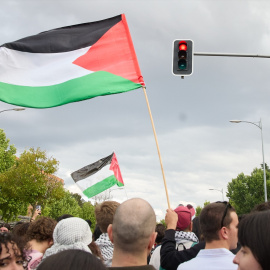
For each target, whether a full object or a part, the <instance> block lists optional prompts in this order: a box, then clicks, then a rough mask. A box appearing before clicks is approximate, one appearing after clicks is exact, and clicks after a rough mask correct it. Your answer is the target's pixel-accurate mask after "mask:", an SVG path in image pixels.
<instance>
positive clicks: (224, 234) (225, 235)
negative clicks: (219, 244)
mask: <svg viewBox="0 0 270 270" xmlns="http://www.w3.org/2000/svg"><path fill="white" fill-rule="evenodd" d="M219 235H220V237H221V239H223V240H228V237H229V232H228V228H227V227H222V228H221V229H220V231H219Z"/></svg>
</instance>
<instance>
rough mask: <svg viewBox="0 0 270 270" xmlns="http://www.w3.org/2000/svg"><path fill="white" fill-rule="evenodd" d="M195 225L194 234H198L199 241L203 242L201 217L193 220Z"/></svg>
mask: <svg viewBox="0 0 270 270" xmlns="http://www.w3.org/2000/svg"><path fill="white" fill-rule="evenodd" d="M192 223H193V227H192V232H194V233H195V234H196V236H197V237H198V239H199V242H200V241H202V240H203V239H202V232H201V225H200V218H199V217H195V218H194V219H193V220H192Z"/></svg>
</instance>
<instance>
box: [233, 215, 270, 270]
mask: <svg viewBox="0 0 270 270" xmlns="http://www.w3.org/2000/svg"><path fill="white" fill-rule="evenodd" d="M269 224H270V210H265V211H262V212H255V213H251V214H249V215H246V216H245V217H243V219H242V220H241V221H240V223H239V225H238V240H239V242H240V244H241V249H240V250H239V251H238V253H237V254H236V256H235V258H234V260H233V262H234V263H235V264H238V269H240V270H246V269H252V270H266V269H269V266H270V256H269V254H270V230H269V229H268V228H269Z"/></svg>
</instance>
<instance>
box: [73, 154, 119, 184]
mask: <svg viewBox="0 0 270 270" xmlns="http://www.w3.org/2000/svg"><path fill="white" fill-rule="evenodd" d="M113 154H114V153H112V154H111V155H109V156H107V157H105V158H102V159H100V160H98V161H96V162H94V163H92V164H89V165H87V166H85V167H83V168H81V169H79V170H78V171H75V172H73V173H72V174H71V177H72V179H73V180H74V182H78V181H80V180H82V179H85V178H87V177H89V176H91V175H93V174H95V173H96V172H98V171H99V170H101V169H102V168H103V167H105V166H106V165H109V164H111V162H112V157H113Z"/></svg>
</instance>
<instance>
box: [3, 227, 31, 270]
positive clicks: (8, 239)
mask: <svg viewBox="0 0 270 270" xmlns="http://www.w3.org/2000/svg"><path fill="white" fill-rule="evenodd" d="M9 243H10V244H11V247H12V249H13V252H14V255H15V257H16V258H21V259H22V261H23V268H24V269H27V258H26V256H25V253H24V251H23V246H22V245H21V244H20V243H19V242H18V241H17V239H16V237H14V236H13V235H12V234H11V233H10V232H4V233H0V255H1V254H2V252H3V246H4V247H5V248H6V250H7V252H9V247H8V244H9Z"/></svg>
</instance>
